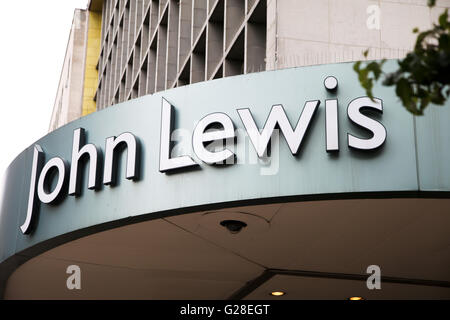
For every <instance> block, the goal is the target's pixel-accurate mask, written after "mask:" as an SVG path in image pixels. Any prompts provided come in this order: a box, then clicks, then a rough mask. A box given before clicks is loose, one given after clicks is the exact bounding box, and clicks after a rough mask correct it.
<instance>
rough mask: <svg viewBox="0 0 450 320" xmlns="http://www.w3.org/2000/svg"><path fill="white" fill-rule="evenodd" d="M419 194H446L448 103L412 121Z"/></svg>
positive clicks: (449, 162) (448, 176) (448, 174)
mask: <svg viewBox="0 0 450 320" xmlns="http://www.w3.org/2000/svg"><path fill="white" fill-rule="evenodd" d="M416 128H417V129H416V135H417V154H418V160H419V161H418V171H419V181H420V190H423V191H450V101H448V103H447V104H446V105H445V106H442V107H438V106H429V107H428V108H427V109H426V111H425V115H424V116H420V117H416Z"/></svg>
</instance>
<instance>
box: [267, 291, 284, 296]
mask: <svg viewBox="0 0 450 320" xmlns="http://www.w3.org/2000/svg"><path fill="white" fill-rule="evenodd" d="M285 294H286V292H283V291H273V292H271V293H270V295H272V296H274V297H281V296H284V295H285Z"/></svg>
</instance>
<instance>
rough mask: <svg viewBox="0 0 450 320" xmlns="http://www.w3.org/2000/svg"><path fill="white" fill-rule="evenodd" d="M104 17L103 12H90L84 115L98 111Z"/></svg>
mask: <svg viewBox="0 0 450 320" xmlns="http://www.w3.org/2000/svg"><path fill="white" fill-rule="evenodd" d="M101 26H102V15H101V12H95V11H92V10H89V24H88V39H87V48H86V67H85V74H84V90H83V107H82V115H83V116H85V115H87V114H89V113H92V112H95V111H96V110H97V106H96V102H95V89H96V88H97V82H98V70H97V61H98V56H99V54H100V37H101Z"/></svg>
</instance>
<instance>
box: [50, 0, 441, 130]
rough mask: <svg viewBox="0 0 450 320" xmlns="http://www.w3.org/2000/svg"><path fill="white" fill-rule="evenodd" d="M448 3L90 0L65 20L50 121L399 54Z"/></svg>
mask: <svg viewBox="0 0 450 320" xmlns="http://www.w3.org/2000/svg"><path fill="white" fill-rule="evenodd" d="M448 7H450V0H438V1H437V6H436V7H435V8H433V9H430V8H428V6H427V0H179V1H178V0H91V1H90V3H89V20H90V21H89V30H88V29H87V27H86V24H87V23H86V20H87V13H86V12H83V13H81V12H82V11H77V12H78V13H76V16H77V15H78V16H80V17H81V15H83V17H82V18H74V26H75V25H79V26H80V29H77V28H75V27H74V28H73V30H72V32H71V40H70V41H69V45H68V49H67V54H66V61H65V64H64V69H63V74H62V77H61V83H60V86H59V89H58V96H57V99H56V103H55V108H54V109H55V110H54V113H53V116H52V123H51V126H50V129H51V130H53V129H55V128H57V127H58V126H60V125H62V124H65V123H67V122H69V121H71V120H73V119H76V118H78V117H79V116H81V115H86V114H88V113H91V112H93V111H95V110H100V109H103V108H105V107H108V106H111V105H114V104H117V103H120V102H124V101H127V100H130V99H134V98H137V97H140V96H143V95H146V94H152V93H154V92H158V91H162V90H166V89H170V88H174V87H178V86H183V85H187V84H192V83H196V82H200V81H205V80H212V79H217V78H222V77H227V76H233V75H240V74H247V73H252V72H258V71H264V70H276V69H283V68H289V67H299V66H307V65H315V64H327V63H336V62H348V61H357V60H364V59H381V58H391V59H396V58H402V57H404V56H405V55H406V53H407V52H408V51H409V50H411V49H412V47H413V45H414V41H415V38H416V35H415V34H414V33H413V32H412V30H413V28H415V27H418V28H419V29H420V30H425V29H428V28H430V27H431V25H432V23H433V22H435V21H437V17H438V16H439V14H440V13H441V12H442V11H443V10H444V8H448ZM78 20H79V22H76V21H78ZM100 24H101V27H100ZM100 29H101V30H100ZM83 33H84V34H85V36H84V38H83ZM366 49H369V54H368V57H367V58H366V57H364V55H363V52H364V51H365V50H366ZM83 50H84V51H85V53H84V54H85V55H86V69H84V67H81V65H82V63H84V60H83V58H82V55H83ZM72 56H73V57H74V59H71V57H72ZM71 61H72V64H70V63H69V62H71ZM83 72H85V74H84V76H81V73H83ZM67 79H69V80H67ZM83 79H84V80H83ZM80 80H81V81H84V82H83V83H82V84H80ZM68 82H70V83H68ZM69 86H70V88H69ZM67 92H69V93H67ZM83 94H84V95H83ZM69 95H70V98H69ZM81 99H82V102H81ZM81 104H82V106H81ZM69 106H70V107H69Z"/></svg>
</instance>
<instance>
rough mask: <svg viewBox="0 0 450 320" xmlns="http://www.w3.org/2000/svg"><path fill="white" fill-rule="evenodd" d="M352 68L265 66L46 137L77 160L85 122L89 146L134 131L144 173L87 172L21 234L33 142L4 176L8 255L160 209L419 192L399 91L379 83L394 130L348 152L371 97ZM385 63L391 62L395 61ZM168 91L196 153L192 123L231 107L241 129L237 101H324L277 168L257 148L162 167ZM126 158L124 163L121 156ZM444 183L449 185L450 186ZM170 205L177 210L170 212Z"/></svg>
mask: <svg viewBox="0 0 450 320" xmlns="http://www.w3.org/2000/svg"><path fill="white" fill-rule="evenodd" d="M352 66H353V65H352V64H351V63H350V64H335V65H323V66H314V67H307V68H295V69H287V70H280V71H273V72H262V73H256V74H250V75H245V76H238V77H230V78H225V79H220V80H214V81H209V82H204V83H198V84H195V85H191V86H185V87H180V88H176V89H173V90H169V91H166V92H162V93H158V94H155V95H152V96H146V97H142V98H139V99H135V100H132V101H129V102H126V103H123V104H119V105H117V106H113V107H110V108H107V109H105V110H103V111H100V112H96V113H94V114H91V115H89V116H86V117H83V118H81V119H79V120H77V121H74V122H72V123H70V124H68V125H66V126H64V127H62V128H60V129H58V130H56V131H54V132H52V133H50V134H48V135H47V136H45V137H43V138H42V139H41V140H39V141H38V142H37V143H39V144H40V145H41V146H42V148H43V150H44V151H45V153H46V160H48V159H50V158H51V157H54V156H60V157H63V158H65V159H66V160H68V161H70V159H71V148H72V134H73V130H74V129H76V128H78V127H83V128H85V129H86V132H87V139H86V140H87V143H94V144H96V145H97V146H99V147H101V148H102V149H103V150H104V145H105V139H106V138H107V137H110V136H113V135H116V136H117V135H119V134H120V133H122V132H125V131H129V132H132V133H133V134H135V135H136V136H137V137H138V138H139V139H140V141H141V142H142V176H141V179H140V180H139V181H138V182H133V181H128V180H125V179H124V178H123V175H124V172H123V168H122V170H120V171H121V172H119V184H118V185H117V186H115V187H103V188H102V190H99V191H91V190H87V188H86V184H87V181H86V176H87V170H86V171H85V172H84V181H83V187H82V195H81V196H80V197H76V198H75V197H65V198H64V199H63V201H62V202H61V203H60V204H58V205H53V206H51V205H41V210H40V212H41V214H40V216H39V224H38V226H37V229H36V230H35V232H34V233H33V234H32V235H30V236H24V235H22V234H21V232H18V230H19V229H18V228H19V226H20V225H21V224H22V223H23V221H24V220H25V216H26V204H27V197H28V188H29V179H30V178H29V175H30V169H31V163H32V152H31V151H32V146H30V148H29V149H27V151H26V152H25V153H23V154H22V155H21V156H20V157H19V158H18V159H17V160H16V161H15V162H14V163H13V165H12V166H11V167H10V169H9V171H8V173H7V176H6V182H5V183H6V190H7V191H6V193H5V199H4V200H3V204H2V206H1V208H2V209H1V210H2V212H1V216H0V217H1V220H0V223H1V225H0V231H1V233H0V248H1V252H2V256H1V259H3V260H4V259H5V258H7V257H8V256H9V255H11V254H12V253H14V252H19V251H21V250H24V249H26V248H29V247H32V246H33V245H36V244H38V243H41V242H43V241H45V240H48V239H52V238H54V237H57V236H61V235H64V234H67V233H69V232H72V231H77V230H80V229H83V228H88V227H92V226H97V225H99V224H102V223H107V222H112V221H116V220H120V219H124V218H127V217H136V216H141V215H147V216H146V217H145V218H146V219H150V218H152V217H157V216H158V215H159V214H160V213H162V212H163V213H165V214H172V215H174V214H179V213H182V212H186V211H189V210H187V209H186V208H192V207H196V206H208V205H213V204H216V203H225V204H224V205H226V203H227V202H236V201H241V202H243V203H245V202H246V201H250V200H258V201H263V200H265V199H269V198H270V199H272V198H280V197H288V196H298V197H302V196H309V197H339V195H340V194H346V196H347V197H348V194H351V196H354V197H358V193H361V192H371V193H378V192H391V193H392V192H393V193H396V192H405V191H406V192H408V191H417V190H418V183H417V168H416V151H415V140H414V123H413V117H412V116H411V115H410V114H409V113H408V112H406V111H405V109H404V108H403V107H402V106H401V104H400V103H399V101H398V98H397V97H396V96H395V94H394V92H393V89H392V88H386V87H382V86H378V87H376V88H375V94H376V96H377V97H379V98H381V99H383V102H384V113H383V114H382V115H381V116H380V117H378V119H379V121H381V122H382V123H383V125H384V126H385V127H386V129H387V132H388V135H387V140H386V143H385V145H384V146H383V147H382V148H380V149H379V150H376V151H369V152H357V151H351V150H349V148H348V146H347V136H346V135H347V133H348V132H351V133H353V134H355V135H359V136H362V137H364V136H365V137H369V136H368V133H367V132H365V131H363V130H361V129H359V128H357V127H356V126H355V125H354V124H351V123H350V121H349V120H348V119H347V114H346V109H347V105H348V104H349V102H350V101H351V100H353V99H354V98H357V97H360V96H363V95H364V91H363V90H362V89H361V87H360V85H359V83H358V81H357V78H356V74H355V72H354V71H353V70H352ZM388 67H392V62H391V63H390V65H388ZM328 75H333V76H335V77H336V78H338V80H339V88H338V91H337V93H336V94H334V93H328V92H327V91H326V90H325V88H324V85H323V81H324V79H325V77H326V76H328ZM162 96H164V97H165V98H166V99H167V100H168V101H170V102H171V103H172V104H173V105H174V107H175V110H176V121H175V124H176V127H177V128H183V129H185V130H186V132H187V133H188V135H187V140H186V141H185V142H184V144H182V145H181V146H183V147H184V148H185V149H186V152H187V153H189V154H190V155H191V156H192V157H194V158H195V159H196V157H195V155H193V154H192V151H191V141H190V134H191V133H192V130H193V128H194V127H195V124H196V123H197V122H198V121H199V120H200V119H201V118H202V117H204V116H205V115H207V114H209V113H213V112H225V113H226V114H228V115H229V116H230V117H231V118H232V120H233V122H234V125H235V127H236V128H239V129H243V125H242V123H241V121H240V119H239V116H238V114H237V112H236V109H238V108H245V107H248V108H250V109H251V111H252V113H253V116H254V117H255V119H256V121H257V123H258V125H259V126H260V127H261V126H263V125H264V123H265V120H266V118H267V116H268V114H269V112H270V109H271V107H272V105H274V104H282V105H283V106H284V108H285V110H286V113H287V115H288V117H289V119H290V121H291V123H292V124H293V125H294V124H296V123H297V120H298V118H299V116H300V113H301V111H302V109H303V106H304V103H305V101H307V100H315V99H318V100H320V101H321V105H320V107H319V110H318V112H317V113H316V115H315V118H314V119H313V122H312V124H311V126H310V128H309V130H308V133H307V136H306V138H305V140H304V142H303V143H302V146H301V152H300V154H299V155H298V156H292V155H291V153H290V151H289V149H288V147H287V145H286V143H285V141H284V139H283V138H281V140H280V149H279V150H280V152H279V164H278V165H277V166H275V170H274V171H272V173H273V174H269V175H267V174H266V175H264V174H262V173H264V172H266V173H267V171H262V170H268V169H267V168H264V169H262V167H261V165H259V164H255V163H249V159H248V158H249V154H252V153H253V158H254V150H253V148H252V147H251V146H250V147H249V149H248V151H247V152H241V151H239V152H237V158H238V161H242V160H243V159H245V158H247V161H245V163H243V164H236V165H233V166H227V167H223V166H208V165H205V164H201V166H200V168H199V169H198V170H191V171H187V172H180V173H172V174H163V173H160V172H159V171H158V165H159V143H160V141H159V136H160V117H161V114H160V110H161V97H162ZM332 98H337V99H338V100H339V116H340V119H339V121H340V146H341V148H340V152H339V153H338V154H335V155H331V154H328V153H327V152H326V151H325V111H324V106H325V99H332ZM447 115H448V113H447ZM447 137H448V135H447ZM244 142H245V141H243V140H238V142H237V143H238V146H237V150H241V149H240V147H241V146H242V144H243V143H244ZM177 147H180V145H179V146H177ZM436 148H439V147H436ZM243 149H245V148H243ZM447 155H448V153H447ZM446 159H447V158H446ZM196 160H197V161H199V160H198V159H196ZM199 162H200V161H199ZM121 165H122V167H123V165H124V161H123V160H122V161H121ZM276 168H277V169H276ZM447 170H448V169H447ZM446 172H447V174H448V171H446ZM446 186H447V188H448V184H446ZM271 201H275V200H271ZM168 210H172V211H170V212H169V213H167V212H168Z"/></svg>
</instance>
